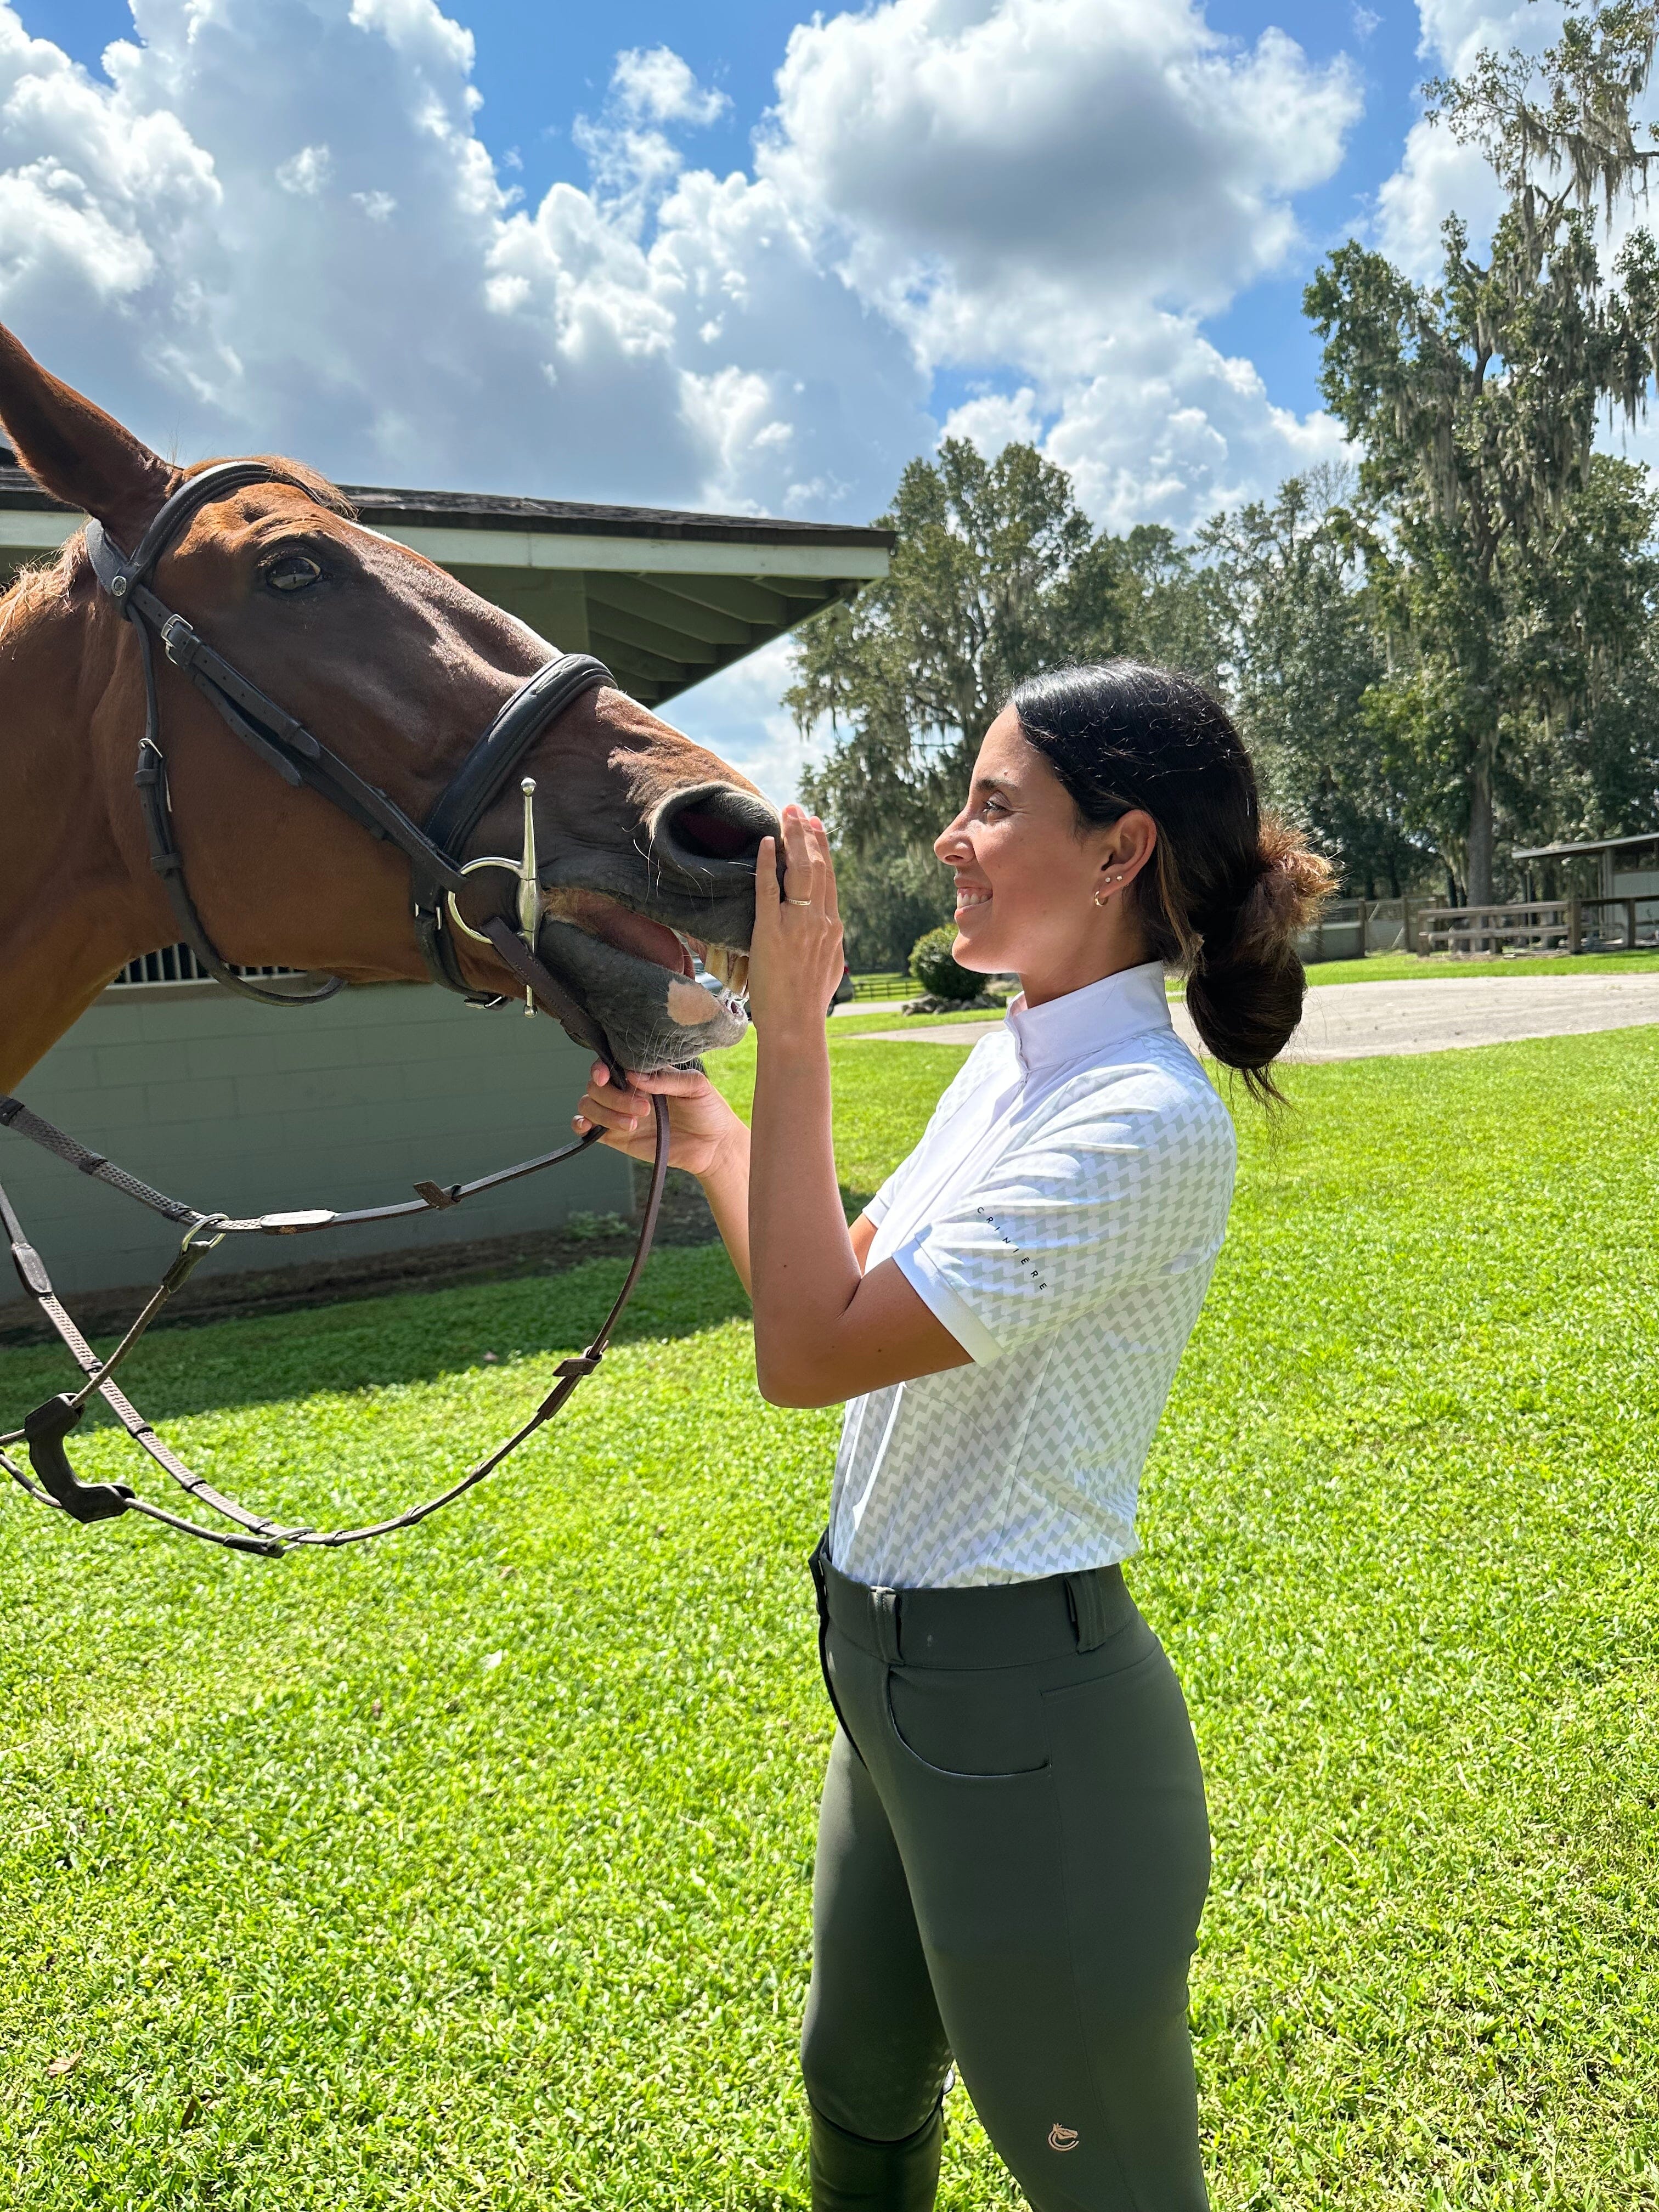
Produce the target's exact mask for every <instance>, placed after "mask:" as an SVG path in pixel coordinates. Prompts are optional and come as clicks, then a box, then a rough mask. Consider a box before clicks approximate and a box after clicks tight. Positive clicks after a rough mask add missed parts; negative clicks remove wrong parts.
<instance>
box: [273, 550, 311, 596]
mask: <svg viewBox="0 0 1659 2212" xmlns="http://www.w3.org/2000/svg"><path fill="white" fill-rule="evenodd" d="M322 573H323V572H322V569H321V568H320V567H319V564H318V563H317V562H315V561H313V559H312V558H311V556H310V555H309V554H308V553H284V554H283V557H282V558H281V560H280V561H273V562H271V564H270V568H267V569H266V570H265V581H266V583H268V584H269V585H270V588H271V590H272V591H273V592H303V591H304V590H305V588H306V586H307V584H314V583H315V582H316V580H317V579H318V578H319V576H320V575H321V574H322Z"/></svg>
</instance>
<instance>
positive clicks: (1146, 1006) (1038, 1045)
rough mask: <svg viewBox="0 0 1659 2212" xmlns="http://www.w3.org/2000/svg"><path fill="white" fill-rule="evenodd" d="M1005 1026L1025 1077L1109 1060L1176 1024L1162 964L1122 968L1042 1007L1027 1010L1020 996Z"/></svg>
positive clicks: (1028, 1007) (1022, 995) (1010, 1011)
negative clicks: (1128, 1041) (1128, 1042)
mask: <svg viewBox="0 0 1659 2212" xmlns="http://www.w3.org/2000/svg"><path fill="white" fill-rule="evenodd" d="M1007 1022H1008V1028H1009V1030H1010V1032H1011V1034H1012V1038H1013V1046H1014V1050H1015V1052H1016V1054H1018V1059H1019V1064H1020V1066H1021V1068H1022V1069H1023V1070H1024V1073H1025V1074H1026V1075H1027V1076H1033V1075H1048V1074H1052V1073H1054V1072H1055V1071H1056V1070H1057V1069H1059V1068H1061V1067H1065V1066H1068V1065H1070V1064H1071V1063H1072V1062H1073V1061H1076V1060H1106V1059H1109V1058H1111V1057H1112V1055H1113V1054H1114V1052H1115V1048H1116V1047H1117V1046H1118V1045H1120V1044H1121V1042H1123V1040H1124V1039H1125V1038H1126V1037H1131V1036H1135V1035H1137V1034H1138V1033H1139V1031H1140V1030H1151V1029H1158V1030H1168V1029H1173V1028H1174V1026H1175V1024H1174V1023H1173V1022H1172V1021H1171V1020H1170V1002H1169V1000H1168V999H1167V998H1166V997H1165V995H1164V963H1163V962H1162V961H1161V960H1147V961H1143V962H1142V963H1141V965H1140V966H1139V968H1120V969H1118V971H1117V973H1116V974H1115V975H1104V976H1103V977H1102V978H1101V980H1100V981H1099V982H1098V983H1085V985H1084V987H1083V988H1082V989H1081V990H1080V991H1068V992H1067V993H1066V995H1065V997H1064V998H1062V999H1050V1000H1048V1001H1047V1003H1046V1004H1045V1005H1043V1006H1027V1005H1026V1003H1025V994H1024V992H1022V993H1021V994H1020V995H1019V997H1018V998H1017V999H1016V1000H1014V1002H1013V1004H1012V1006H1010V1007H1009V1009H1008V1015H1007Z"/></svg>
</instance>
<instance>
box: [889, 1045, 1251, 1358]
mask: <svg viewBox="0 0 1659 2212" xmlns="http://www.w3.org/2000/svg"><path fill="white" fill-rule="evenodd" d="M1115 1088H1116V1087H1115ZM1126 1088H1127V1087H1126ZM1205 1088H1206V1097H1197V1096H1191V1097H1188V1096H1187V1095H1184V1094H1182V1093H1180V1092H1176V1094H1175V1095H1174V1096H1173V1097H1171V1096H1170V1095H1168V1090H1167V1086H1164V1085H1159V1086H1158V1089H1159V1090H1161V1091H1164V1094H1165V1095H1164V1096H1161V1097H1159V1096H1153V1097H1149V1098H1147V1099H1146V1100H1145V1101H1144V1102H1140V1103H1138V1102H1137V1101H1136V1099H1135V1098H1134V1096H1133V1089H1132V1088H1129V1095H1127V1096H1121V1097H1111V1096H1109V1097H1106V1098H1103V1097H1102V1096H1101V1094H1100V1093H1099V1092H1098V1091H1093V1092H1089V1093H1085V1094H1084V1095H1083V1096H1082V1097H1080V1098H1079V1100H1077V1101H1075V1102H1074V1103H1072V1104H1070V1105H1069V1106H1061V1107H1060V1109H1059V1110H1057V1111H1056V1113H1055V1114H1054V1115H1052V1116H1051V1117H1050V1118H1048V1120H1047V1121H1045V1122H1044V1124H1043V1126H1042V1127H1041V1128H1040V1129H1038V1130H1036V1131H1034V1132H1033V1133H1031V1134H1030V1137H1028V1138H1026V1139H1024V1140H1022V1141H1020V1142H1018V1144H1016V1145H1015V1146H1012V1147H1011V1148H1010V1149H1009V1150H1008V1151H1007V1152H1005V1153H1004V1154H1003V1155H1002V1157H1001V1158H999V1159H998V1160H997V1161H995V1162H994V1164H991V1165H990V1166H989V1167H988V1168H987V1172H986V1173H985V1175H984V1176H982V1177H980V1178H978V1179H976V1180H975V1182H974V1183H973V1184H972V1186H971V1187H969V1188H966V1189H964V1190H963V1191H962V1192H961V1193H960V1194H959V1195H956V1196H953V1197H952V1198H951V1200H949V1201H948V1202H947V1204H946V1205H945V1206H942V1207H941V1208H940V1210H939V1213H938V1215H937V1216H936V1218H933V1220H931V1221H929V1222H927V1223H926V1224H924V1225H922V1226H921V1227H920V1228H918V1229H917V1230H916V1231H915V1233H914V1234H913V1235H912V1236H910V1237H908V1238H906V1240H905V1241H904V1243H902V1244H901V1245H900V1246H899V1248H898V1249H896V1251H895V1253H894V1254H893V1258H894V1261H895V1262H896V1265H897V1267H899V1270H900V1272H901V1273H902V1274H903V1276H904V1278H905V1279H906V1281H907V1282H908V1283H909V1284H910V1285H911V1287H912V1288H913V1289H914V1290H915V1292H916V1293H917V1295H918V1297H921V1300H922V1301H923V1303H924V1304H926V1305H927V1307H928V1309H929V1310H930V1311H932V1312H933V1314H934V1316H936V1317H937V1318H938V1319H939V1321H940V1322H943V1323H944V1325H945V1328H948V1329H949V1330H950V1332H951V1335H952V1336H954V1337H955V1338H956V1340H957V1343H958V1344H960V1345H961V1346H962V1347H963V1351H965V1352H967V1353H968V1354H969V1358H972V1359H973V1360H974V1361H975V1363H976V1364H985V1363H987V1362H988V1361H990V1360H993V1359H996V1358H1000V1357H1001V1356H1002V1355H1003V1354H1005V1353H1006V1352H1015V1351H1019V1350H1022V1349H1024V1348H1025V1347H1027V1346H1030V1345H1031V1344H1033V1343H1035V1342H1036V1341H1038V1340H1041V1339H1042V1337H1044V1336H1045V1335H1047V1334H1049V1333H1051V1332H1052V1331H1054V1330H1055V1329H1059V1328H1066V1326H1068V1325H1069V1324H1071V1323H1073V1322H1076V1321H1077V1320H1079V1318H1081V1317H1082V1316H1084V1315H1085V1314H1086V1313H1087V1312H1088V1311H1089V1310H1091V1309H1092V1308H1095V1307H1097V1306H1099V1305H1101V1304H1106V1303H1109V1301H1111V1300H1112V1299H1114V1298H1115V1297H1120V1296H1121V1295H1122V1294H1124V1293H1125V1292H1127V1291H1129V1290H1131V1289H1133V1288H1134V1287H1136V1286H1138V1285H1143V1284H1146V1283H1150V1282H1152V1281H1153V1280H1155V1279H1157V1278H1158V1277H1159V1276H1163V1275H1168V1274H1175V1273H1180V1272H1182V1270H1184V1269H1186V1268H1188V1267H1207V1266H1208V1265H1209V1264H1210V1263H1211V1262H1212V1261H1213V1259H1214V1257H1215V1255H1216V1253H1217V1251H1218V1249H1219V1248H1220V1243H1221V1239H1222V1236H1223V1233H1224V1232H1225V1227H1226V1218H1227V1206H1228V1203H1229V1200H1230V1199H1231V1194H1232V1174H1233V1133H1232V1125H1231V1120H1230V1118H1229V1117H1228V1115H1227V1112H1226V1109H1225V1107H1224V1106H1223V1105H1222V1104H1221V1102H1220V1101H1219V1100H1218V1098H1217V1097H1215V1094H1214V1093H1213V1091H1209V1089H1208V1085H1206V1087H1205Z"/></svg>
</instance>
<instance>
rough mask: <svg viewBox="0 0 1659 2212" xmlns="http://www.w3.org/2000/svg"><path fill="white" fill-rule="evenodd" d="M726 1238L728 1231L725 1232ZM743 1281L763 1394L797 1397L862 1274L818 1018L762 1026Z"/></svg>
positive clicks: (826, 1352) (831, 1352)
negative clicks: (805, 1024) (770, 1030)
mask: <svg viewBox="0 0 1659 2212" xmlns="http://www.w3.org/2000/svg"><path fill="white" fill-rule="evenodd" d="M728 1243H729V1240H728ZM749 1251H750V1269H751V1276H750V1291H751V1294H752V1296H753V1297H754V1301H755V1364H756V1369H757V1374H758V1376H759V1381H760V1386H761V1390H762V1394H763V1395H764V1396H766V1397H769V1398H772V1397H776V1398H779V1399H782V1400H786V1401H797V1394H798V1392H799V1389H800V1388H801V1386H802V1383H803V1381H804V1379H805V1378H807V1377H810V1376H812V1375H813V1374H814V1373H815V1372H816V1371H817V1368H818V1367H819V1365H820V1364H821V1363H822V1362H823V1360H824V1359H825V1358H826V1357H828V1358H830V1359H831V1360H833V1358H834V1356H835V1352H836V1346H837V1343H838V1338H839V1334H840V1331H841V1328H842V1324H843V1323H844V1322H845V1319H846V1316H847V1310H848V1306H849V1305H850V1304H851V1303H852V1301H853V1299H854V1296H855V1295H856V1293H857V1291H858V1288H859V1283H860V1270H859V1263H858V1259H857V1257H856V1255H855V1254H854V1249H853V1241H852V1238H851V1237H850V1236H849V1235H848V1229H847V1217H846V1214H845V1213H844V1212H843V1211H842V1202H841V1190H840V1186H839V1184H838V1183H837V1182H836V1155H835V1146H834V1142H833V1139H832V1137H831V1133H830V1097H829V1050H828V1047H827V1044H826V1042H825V1038H824V1033H823V1027H822V1025H821V1024H817V1025H814V1027H813V1028H812V1029H811V1030H800V1031H797V1030H793V1028H788V1029H784V1030H781V1031H780V1032H778V1033H776V1034H775V1035H773V1036H768V1035H767V1033H766V1031H765V1030H762V1031H761V1032H760V1036H759V1050H758V1055H757V1067H756V1074H755V1104H754V1112H753V1115H752V1118H751V1123H750V1162H749Z"/></svg>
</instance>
